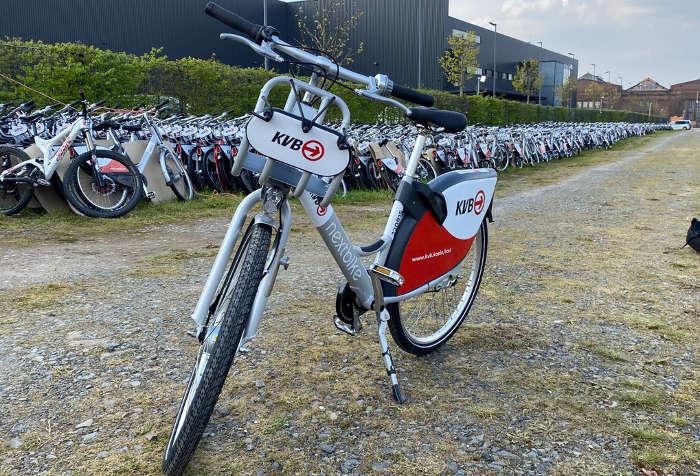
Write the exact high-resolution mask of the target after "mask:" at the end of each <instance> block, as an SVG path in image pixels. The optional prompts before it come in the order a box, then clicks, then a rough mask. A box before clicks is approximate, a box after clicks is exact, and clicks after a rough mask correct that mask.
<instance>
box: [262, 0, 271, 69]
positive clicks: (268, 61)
mask: <svg viewBox="0 0 700 476" xmlns="http://www.w3.org/2000/svg"><path fill="white" fill-rule="evenodd" d="M263 25H264V26H267V0H263ZM265 69H266V70H268V69H270V60H269V59H267V56H265Z"/></svg>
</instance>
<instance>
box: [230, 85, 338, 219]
mask: <svg viewBox="0 0 700 476" xmlns="http://www.w3.org/2000/svg"><path fill="white" fill-rule="evenodd" d="M281 85H286V86H289V87H290V91H289V95H288V96H287V102H286V104H285V106H284V109H277V108H273V107H271V105H270V102H269V97H270V92H271V91H272V89H273V88H275V87H277V86H281ZM302 94H303V96H302ZM313 97H318V98H320V104H319V106H318V108H315V107H313V106H311V105H310V104H308V103H309V102H310V100H311V99H312V98H313ZM330 107H335V108H337V109H338V110H339V112H340V113H341V115H342V121H341V124H340V126H339V127H338V129H337V130H336V129H332V128H330V127H327V126H325V125H323V120H324V119H325V116H326V113H327V112H328V110H329V109H330ZM349 124H350V110H349V108H348V106H347V104H346V103H345V101H343V99H342V98H340V97H339V96H336V95H335V94H333V93H331V92H328V91H326V90H324V89H321V88H318V87H316V86H314V85H312V84H309V83H305V82H303V81H299V80H298V79H295V78H291V77H289V76H278V77H275V78H273V79H271V80H269V81H268V82H267V83H265V85H264V86H263V88H262V89H261V90H260V95H259V97H258V101H257V103H256V105H255V110H254V112H253V117H251V119H250V120H249V122H248V124H247V126H246V134H245V135H244V136H243V139H242V140H241V145H240V147H239V152H238V155H237V156H236V157H235V158H234V161H233V167H232V169H231V173H232V174H233V175H234V176H238V175H240V173H241V171H242V170H243V169H244V168H245V169H246V170H250V171H252V172H255V173H259V174H260V178H259V183H260V185H261V186H262V185H265V184H266V183H267V182H268V181H269V180H273V181H276V182H280V183H283V184H286V185H289V186H290V187H292V188H293V189H294V191H293V196H294V197H301V196H302V194H303V193H304V192H305V191H308V192H310V193H312V194H314V195H316V196H319V197H322V198H321V201H320V203H319V205H320V206H321V207H327V206H328V204H329V203H330V202H331V199H332V198H333V195H334V194H335V192H336V191H337V190H338V188H339V186H340V183H341V181H342V179H343V175H344V173H345V168H346V166H347V164H348V163H349V161H350V147H349V145H348V144H347V141H346V136H345V131H346V130H347V127H348V126H349ZM251 147H252V149H253V150H250V149H251ZM341 165H342V167H341ZM320 177H331V181H330V183H328V182H326V181H324V180H322V179H321V178H320Z"/></svg>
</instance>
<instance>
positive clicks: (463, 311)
mask: <svg viewBox="0 0 700 476" xmlns="http://www.w3.org/2000/svg"><path fill="white" fill-rule="evenodd" d="M487 246H488V228H487V225H486V220H484V221H483V222H482V223H481V227H480V228H479V231H478V232H477V233H476V236H475V238H474V242H473V243H472V245H471V248H470V249H469V252H468V253H467V255H466V256H465V257H464V259H463V260H462V262H461V263H460V264H459V265H458V266H457V268H455V270H454V271H453V272H452V273H451V274H450V276H446V277H445V279H444V280H443V281H442V282H441V283H439V284H438V285H436V286H434V287H433V288H432V289H430V290H428V291H426V292H424V293H423V294H419V295H418V296H415V297H413V298H409V299H407V300H406V301H402V302H400V303H395V304H390V305H388V306H387V309H388V310H389V313H390V315H391V319H389V330H390V331H391V335H392V337H393V338H394V341H395V342H396V343H397V344H398V346H399V347H401V348H402V349H403V350H405V351H406V352H409V353H411V354H416V355H422V354H428V353H430V352H433V351H435V350H436V349H438V348H439V347H440V346H442V345H443V344H444V343H445V342H447V341H448V340H449V339H450V338H451V337H452V336H453V335H454V334H455V332H457V329H459V326H460V325H461V324H462V322H464V319H465V318H466V317H467V314H469V309H471V307H472V304H473V303H474V299H475V298H476V295H477V293H478V291H479V285H480V284H481V277H482V275H483V274H484V266H485V265H486V248H487Z"/></svg>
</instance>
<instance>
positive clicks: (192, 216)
mask: <svg viewBox="0 0 700 476" xmlns="http://www.w3.org/2000/svg"><path fill="white" fill-rule="evenodd" d="M241 199H242V196H240V195H233V194H199V195H198V196H197V198H196V199H194V200H192V201H189V202H180V201H177V200H172V201H169V202H164V203H161V204H158V205H155V204H152V203H149V202H143V203H141V204H140V205H139V206H138V207H136V209H135V210H134V211H132V212H131V213H129V214H128V215H127V216H125V217H122V218H116V219H96V218H88V217H81V216H78V215H75V214H72V213H56V214H47V213H38V212H36V211H30V212H23V213H22V214H21V215H20V216H18V217H6V216H2V215H0V230H2V231H0V239H1V240H2V241H3V242H4V243H6V244H12V245H14V246H31V245H34V244H36V243H37V242H43V241H60V242H74V241H78V240H85V239H90V238H95V237H98V236H103V235H112V234H122V233H124V232H125V231H129V232H133V231H135V230H142V229H144V228H147V227H151V226H157V225H165V224H169V223H187V222H191V221H194V220H198V219H202V218H212V217H222V216H229V215H232V214H233V212H234V210H235V209H236V206H237V205H238V203H239V202H240V201H241Z"/></svg>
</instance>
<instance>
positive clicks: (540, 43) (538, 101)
mask: <svg viewBox="0 0 700 476" xmlns="http://www.w3.org/2000/svg"><path fill="white" fill-rule="evenodd" d="M537 44H539V45H540V61H539V64H538V69H542V51H543V48H542V42H541V41H538V42H537ZM537 72H538V73H539V71H537ZM537 105H538V106H541V105H542V84H540V92H539V94H538V96H537Z"/></svg>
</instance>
